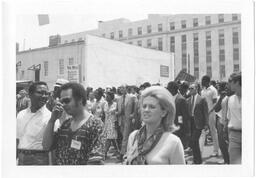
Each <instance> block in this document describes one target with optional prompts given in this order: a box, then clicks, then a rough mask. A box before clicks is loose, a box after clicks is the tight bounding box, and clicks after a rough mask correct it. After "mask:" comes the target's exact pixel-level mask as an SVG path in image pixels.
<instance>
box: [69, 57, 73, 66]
mask: <svg viewBox="0 0 256 178" xmlns="http://www.w3.org/2000/svg"><path fill="white" fill-rule="evenodd" d="M68 65H74V58H72V57H71V58H68Z"/></svg>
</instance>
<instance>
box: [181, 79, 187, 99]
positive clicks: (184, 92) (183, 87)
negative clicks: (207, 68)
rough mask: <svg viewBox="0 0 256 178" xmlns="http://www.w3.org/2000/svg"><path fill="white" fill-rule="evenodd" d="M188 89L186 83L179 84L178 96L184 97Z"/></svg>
mask: <svg viewBox="0 0 256 178" xmlns="http://www.w3.org/2000/svg"><path fill="white" fill-rule="evenodd" d="M188 88H189V83H188V82H186V81H183V82H181V84H180V85H179V91H180V94H181V95H182V96H185V95H186V94H187V92H188Z"/></svg>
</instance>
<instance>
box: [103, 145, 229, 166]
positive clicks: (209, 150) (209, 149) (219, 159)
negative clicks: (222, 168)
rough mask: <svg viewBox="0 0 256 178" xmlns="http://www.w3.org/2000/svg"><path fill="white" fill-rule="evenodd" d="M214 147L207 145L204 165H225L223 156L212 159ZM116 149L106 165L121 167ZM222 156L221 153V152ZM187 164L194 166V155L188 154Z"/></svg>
mask: <svg viewBox="0 0 256 178" xmlns="http://www.w3.org/2000/svg"><path fill="white" fill-rule="evenodd" d="M212 150H213V146H212V145H207V146H205V147H204V152H203V155H202V157H203V164H223V162H224V161H223V159H222V156H221V155H220V156H218V157H211V156H210V155H211V154H212ZM113 152H114V148H113V147H111V148H110V150H109V153H108V158H107V159H106V161H105V165H121V162H120V161H118V159H117V158H116V156H113ZM219 154H220V151H219ZM185 158H186V161H187V164H192V163H193V156H192V154H186V155H185Z"/></svg>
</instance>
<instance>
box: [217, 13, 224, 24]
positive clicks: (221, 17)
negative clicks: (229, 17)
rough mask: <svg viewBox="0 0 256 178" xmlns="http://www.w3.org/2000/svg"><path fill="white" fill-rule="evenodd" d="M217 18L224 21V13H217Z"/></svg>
mask: <svg viewBox="0 0 256 178" xmlns="http://www.w3.org/2000/svg"><path fill="white" fill-rule="evenodd" d="M218 19H219V23H223V22H224V14H219V15H218Z"/></svg>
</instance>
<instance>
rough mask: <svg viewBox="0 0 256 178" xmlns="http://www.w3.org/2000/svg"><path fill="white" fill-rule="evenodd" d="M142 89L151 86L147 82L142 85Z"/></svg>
mask: <svg viewBox="0 0 256 178" xmlns="http://www.w3.org/2000/svg"><path fill="white" fill-rule="evenodd" d="M143 86H144V89H146V88H148V87H151V84H150V83H149V82H145V83H143Z"/></svg>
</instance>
